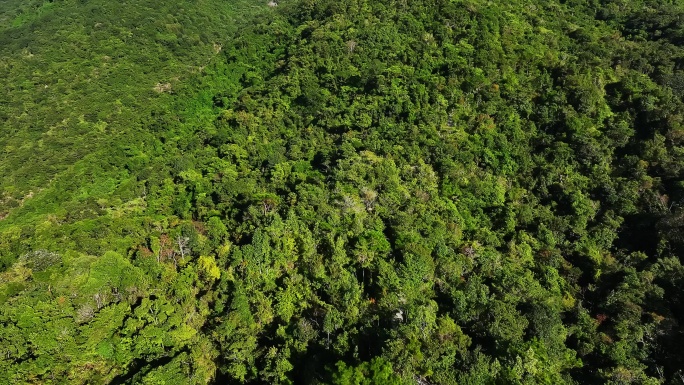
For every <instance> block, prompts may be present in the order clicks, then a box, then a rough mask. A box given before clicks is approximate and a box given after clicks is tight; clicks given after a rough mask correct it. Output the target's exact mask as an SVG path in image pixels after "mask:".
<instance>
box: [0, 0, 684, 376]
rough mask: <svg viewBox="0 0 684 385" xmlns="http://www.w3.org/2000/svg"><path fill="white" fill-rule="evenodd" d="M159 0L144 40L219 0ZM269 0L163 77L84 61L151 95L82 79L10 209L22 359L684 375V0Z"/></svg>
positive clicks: (0, 314) (14, 331)
mask: <svg viewBox="0 0 684 385" xmlns="http://www.w3.org/2000/svg"><path fill="white" fill-rule="evenodd" d="M59 4H60V3H57V2H56V3H55V5H52V6H50V5H48V6H46V7H47V8H48V9H46V10H45V11H41V12H39V13H40V16H37V17H33V18H32V17H28V18H23V19H22V18H21V17H20V18H19V20H20V21H21V20H24V19H26V20H28V21H27V22H26V24H23V25H22V24H21V23H22V22H23V21H22V22H20V21H17V22H16V23H15V24H17V25H18V26H17V27H13V28H23V26H25V25H29V24H30V23H36V24H35V25H36V26H39V25H41V24H40V23H41V21H42V22H44V23H47V22H48V21H49V20H48V19H47V18H48V17H49V16H44V15H58V13H57V12H58V11H53V9H54V8H55V7H58V6H59ZM64 4H65V5H63V6H64V7H66V6H67V5H68V4H71V6H74V7H76V6H77V5H76V3H64ZM165 4H166V3H165ZM183 4H185V3H183ZM193 4H199V5H201V4H204V3H193ZM205 5H206V4H205ZM109 6H110V7H114V8H113V9H118V8H117V7H121V5H117V4H113V5H109ZM43 7H45V6H43ZM140 7H142V8H139V12H140V15H141V17H142V15H144V16H145V17H146V18H147V19H149V20H150V24H149V25H156V24H155V22H156V20H164V21H163V22H161V23H162V24H159V27H158V28H157V30H154V31H152V30H150V31H151V32H149V33H147V34H146V35H144V36H143V37H141V38H140V39H141V40H140V42H141V44H146V46H150V47H157V50H155V51H153V52H154V53H149V56H145V54H141V55H142V56H141V57H149V58H151V59H150V60H154V58H158V57H162V58H163V57H164V55H165V53H166V52H167V51H166V48H164V47H167V48H168V47H169V44H170V47H176V45H174V44H176V42H174V38H173V37H171V36H170V35H169V33H171V32H169V31H172V32H173V31H177V30H178V28H179V27H178V26H175V24H174V23H173V18H168V17H167V16H164V13H165V12H172V11H173V12H178V13H179V14H181V15H186V14H185V13H184V12H188V14H187V15H193V14H194V13H195V12H199V10H204V9H205V7H202V6H198V7H197V8H194V7H190V6H189V5H188V6H187V9H188V11H181V9H183V8H182V7H179V6H172V5H167V6H161V5H160V6H159V7H160V8H157V9H153V10H150V9H145V8H144V7H143V6H140ZM165 7H168V8H165ZM260 7H261V8H258V10H257V9H254V10H252V9H251V7H248V6H245V8H243V10H242V11H239V13H233V14H232V15H239V16H240V19H241V20H243V21H245V23H244V24H240V28H239V29H238V30H237V31H235V34H234V35H231V38H230V39H226V40H225V43H224V44H223V46H222V49H221V50H220V52H217V51H219V50H218V49H214V43H213V42H214V40H212V39H204V38H201V37H200V39H199V40H191V41H201V42H203V44H200V45H199V46H198V47H200V48H201V49H202V50H203V51H202V50H200V51H198V52H204V56H203V55H199V54H198V55H199V56H193V55H189V54H188V56H183V55H181V54H178V56H174V57H177V58H179V59H177V60H179V62H180V61H181V60H197V61H195V62H193V63H197V64H195V65H204V64H202V63H204V62H202V61H201V60H206V63H207V64H206V66H205V68H203V70H202V71H197V72H195V73H193V75H187V73H186V77H185V78H179V79H184V80H182V81H180V80H179V81H175V82H174V81H171V82H170V83H171V87H172V88H171V90H172V91H173V92H172V93H166V92H165V90H166V86H165V82H166V81H165V80H164V79H165V77H166V76H170V75H167V72H164V71H166V70H167V69H168V70H169V71H170V69H173V68H174V66H173V65H168V66H167V65H164V66H161V67H159V68H160V69H159V71H160V72H155V74H157V75H155V76H157V77H150V76H148V75H146V74H145V73H144V71H145V70H144V69H143V68H140V67H131V68H130V72H131V76H132V77H133V78H135V79H137V81H135V82H132V83H131V84H132V86H131V87H133V88H130V89H128V90H127V89H126V88H125V87H122V86H120V85H115V84H113V85H111V89H110V88H108V87H110V86H109V85H107V84H108V83H106V81H104V80H102V79H101V78H93V79H94V80H91V82H88V81H85V80H84V84H90V83H93V84H94V87H101V90H100V91H96V90H97V89H93V91H92V92H90V91H89V92H88V93H84V94H82V95H91V94H92V95H94V96H95V97H96V98H99V97H102V95H100V93H102V94H104V95H105V96H107V95H110V96H109V99H111V98H112V97H111V95H118V93H119V92H130V93H131V95H132V99H131V100H130V103H131V104H126V103H124V102H123V99H122V103H123V104H122V107H121V108H122V111H126V109H127V108H128V109H129V114H130V115H131V116H133V115H134V113H135V116H136V117H137V118H136V119H137V120H135V119H134V121H135V123H134V124H131V125H122V126H121V127H123V128H122V129H121V130H122V133H121V134H118V133H117V131H113V132H112V131H110V126H113V125H114V124H115V123H114V121H112V123H109V122H108V121H107V120H106V119H108V116H109V115H103V116H102V117H100V116H99V112H98V110H97V109H95V108H92V106H88V105H87V104H82V103H78V104H79V107H78V108H82V109H83V110H82V111H83V112H82V114H83V116H84V122H85V123H83V124H84V126H83V127H86V128H87V127H95V126H96V125H98V124H100V125H101V124H102V123H101V122H105V123H107V125H106V126H105V127H104V128H103V132H104V133H111V135H109V134H108V135H104V137H105V139H104V140H102V141H101V142H100V141H99V139H98V138H99V136H98V134H96V133H95V132H94V131H88V130H87V129H84V131H83V133H80V131H67V134H65V136H64V138H65V139H68V140H81V139H79V138H82V140H83V141H84V143H91V144H92V146H93V147H92V148H88V147H78V146H76V147H74V148H78V151H82V153H83V154H89V155H86V156H85V157H84V158H83V159H82V160H80V161H77V162H72V161H71V160H69V158H66V157H65V158H60V157H59V156H62V155H61V154H60V155H59V156H58V155H55V158H51V159H55V160H56V161H57V163H56V167H58V168H59V170H60V171H59V173H58V174H57V175H58V178H56V179H55V181H54V182H52V184H50V185H49V187H48V188H46V190H44V191H41V192H38V193H36V195H35V197H33V198H30V199H24V198H23V196H25V195H23V196H21V194H18V195H17V196H16V197H15V198H14V199H15V200H16V201H17V202H19V201H20V200H21V201H22V203H21V205H20V204H19V203H16V204H14V206H18V207H15V208H11V209H9V216H7V218H5V220H4V221H3V222H0V226H2V227H0V231H2V238H1V242H2V243H0V245H1V246H3V247H2V248H1V249H0V250H2V251H0V252H2V253H3V257H4V261H5V265H6V266H7V268H6V269H5V271H4V272H3V273H2V275H1V276H0V303H1V305H0V322H2V323H3V324H4V325H7V327H6V328H3V331H2V332H1V333H2V334H0V340H1V341H0V342H1V343H0V346H7V347H8V348H7V349H6V351H5V355H6V357H8V359H7V360H5V361H2V362H0V365H2V367H0V372H2V373H6V374H5V379H6V380H7V381H9V382H18V381H26V382H64V383H92V382H95V383H107V382H109V383H207V382H215V383H233V382H235V383H336V384H352V383H378V384H381V383H388V384H395V383H421V384H423V383H435V384H455V383H459V384H460V383H464V384H498V383H506V384H508V383H521V384H522V383H525V384H532V383H554V384H556V383H612V384H625V383H643V384H658V383H670V384H676V383H678V382H677V381H679V380H678V379H679V378H680V376H681V375H682V372H681V368H682V367H684V362H682V355H681V354H680V352H679V350H680V348H679V346H680V345H681V343H682V336H683V335H684V334H683V333H682V328H681V322H682V317H683V315H682V312H681V309H682V298H683V297H682V295H681V283H682V279H683V277H684V268H683V267H682V265H681V261H680V258H679V255H680V254H681V251H682V250H683V248H682V246H684V243H683V242H682V240H683V239H684V238H682V236H681V228H682V221H681V218H682V215H681V204H682V199H683V198H684V195H683V194H684V190H683V189H682V186H683V184H682V180H683V179H682V167H683V165H684V163H683V162H684V159H683V158H682V155H683V154H684V152H683V150H682V139H683V138H684V136H683V135H682V111H684V109H683V107H684V105H683V103H682V97H683V96H684V95H682V88H681V87H680V84H679V80H680V79H681V78H682V76H683V75H682V74H683V73H684V72H683V70H684V61H682V60H683V58H684V49H682V46H681V44H682V40H681V33H680V32H681V31H680V28H679V26H678V25H677V23H676V22H675V21H676V20H677V18H678V17H679V15H681V12H682V10H683V9H684V5H683V4H681V3H680V2H673V3H671V4H661V3H657V2H650V1H645V2H632V3H629V4H624V3H623V2H613V1H604V2H591V3H586V2H579V1H569V2H555V1H552V2H532V3H530V2H524V3H523V2H517V1H513V2H510V1H508V2H485V1H476V0H475V1H442V0H418V1H412V2H404V1H390V0H388V1H373V2H370V1H363V0H337V1H327V0H323V1H320V0H319V1H310V0H297V1H291V2H281V3H280V4H278V6H277V7H267V6H266V5H265V4H262V5H260ZM57 9H60V8H57ZM62 9H63V10H64V12H67V9H68V8H62ZM75 9H76V8H73V9H71V11H69V12H75ZM134 9H135V7H134ZM248 10H250V11H252V12H257V11H258V13H257V14H256V15H255V16H254V17H253V18H250V17H248V16H246V15H247V14H246V13H243V12H246V11H248ZM50 12H55V13H50ZM103 12H104V11H103ZM131 12H133V11H131ZM226 12H228V11H227V10H226ZM231 12H232V11H231ZM137 14H138V13H136V15H137ZM66 15H67V14H65V15H64V16H60V17H58V18H57V19H56V20H61V18H62V17H66ZM173 15H176V13H173ZM175 17H176V18H177V19H178V20H187V23H186V22H185V21H184V22H179V23H178V24H181V25H182V26H183V28H187V29H188V30H189V31H192V30H196V31H199V30H201V29H202V27H205V26H207V24H206V22H205V21H201V20H192V19H193V18H192V17H190V16H187V19H184V18H183V17H181V16H175ZM184 17H185V16H184ZM5 19H8V18H5ZM0 20H4V19H0ZM124 20H126V19H125V18H124ZM135 20H139V19H135ZM143 20H145V19H143ZM668 20H670V21H671V22H668ZM122 23H124V22H123V21H122ZM136 24H137V22H136ZM31 25H32V24H31ZM117 25H118V24H117ZM122 25H124V26H125V25H126V24H125V23H124V24H122ZM119 28H132V27H123V26H122V27H119ZM149 28H151V27H149ZM145 30H147V29H145ZM216 31H221V29H217V30H216ZM89 33H90V32H89ZM216 33H218V32H216ZM106 35H114V36H118V35H116V30H110V31H109V32H107V34H105V36H106ZM191 35H192V34H191V33H185V34H182V35H178V34H176V35H175V36H176V39H177V40H178V39H180V38H179V36H191ZM133 36H135V34H134V35H133ZM112 39H114V37H112ZM180 40H183V39H180ZM152 42H154V43H152ZM178 44H181V43H178ZM181 45H182V44H181ZM183 47H185V46H183ZM186 48H187V49H188V50H191V49H194V48H191V47H190V46H188V47H186ZM17 49H18V48H15V50H14V51H12V52H15V54H16V51H17ZM150 49H151V48H150ZM176 49H178V48H176ZM172 51H173V50H172ZM184 52H185V51H184ZM187 52H194V51H187ZM65 55H66V54H65ZM65 57H68V58H70V59H73V58H75V57H78V56H77V55H76V54H70V55H66V56H65ZM209 58H211V59H209ZM200 59H201V60H200ZM73 60H76V59H73ZM140 60H143V59H140ZM141 63H144V62H141ZM34 66H35V65H28V64H27V65H26V67H25V68H26V71H29V69H33V68H34ZM181 67H182V66H180V65H178V67H175V68H176V69H179V68H181ZM7 68H9V67H7ZM20 68H21V67H20ZM35 68H37V67H35ZM88 68H90V67H88ZM97 68H100V67H97ZM152 68H154V66H152ZM139 71H142V74H141V72H139ZM179 71H180V70H179ZM189 72H192V71H189ZM126 73H127V72H126ZM124 75H125V74H124V72H121V76H124ZM136 76H138V77H137V78H136ZM177 76H180V75H177ZM107 79H109V78H107ZM158 83H159V87H158V89H157V90H158V91H162V92H161V94H160V95H157V94H155V92H157V91H154V90H153V89H154V87H156V86H157V84H158ZM22 84H23V83H22ZM76 84H79V83H76ZM47 89H50V87H48V88H47ZM108 90H109V91H108ZM107 92H111V93H113V94H111V93H110V94H107ZM8 95H9V97H11V98H15V99H14V100H17V101H20V100H22V99H21V97H22V96H21V95H23V94H21V92H20V90H19V88H15V89H13V90H12V91H11V92H9V93H8ZM27 95H28V94H27ZM31 95H32V94H31ZM59 95H61V96H60V97H59V98H58V99H59V100H62V98H64V100H69V99H68V98H65V95H66V93H60V94H59ZM24 97H26V95H24ZM32 97H33V96H32ZM55 97H56V96H55ZM16 103H17V104H16V105H12V104H8V106H9V107H7V108H15V109H17V108H18V107H16V106H18V105H20V104H21V102H16ZM103 103H104V102H103ZM36 105H41V106H42V105H43V104H42V102H41V103H36ZM114 105H115V106H116V105H117V104H114ZM12 106H14V107H12ZM7 111H9V110H7ZM16 111H18V109H17V110H16ZM57 111H59V110H57ZM65 111H67V112H65V113H68V114H72V113H73V114H77V113H79V112H78V111H79V110H78V109H75V110H72V109H66V110H65ZM106 111H110V112H111V111H113V110H112V109H111V108H110V109H108V110H106ZM13 114H14V115H16V112H13ZM88 114H91V115H92V114H95V117H96V118H97V119H98V120H95V118H93V119H91V120H88V119H85V117H87V116H90V115H88ZM121 114H122V115H121V116H125V112H122V113H121ZM14 115H13V116H14ZM7 116H9V115H7ZM74 116H78V115H74ZM111 116H114V115H111ZM117 116H118V115H117ZM11 119H15V120H13V121H12V122H13V123H12V124H11V127H16V128H17V131H16V132H17V133H16V134H13V135H17V136H16V137H14V136H11V135H10V136H9V139H7V140H6V142H3V143H7V144H5V146H6V148H7V149H8V150H7V151H8V152H9V153H11V154H13V153H15V152H16V153H17V156H25V154H31V156H33V155H32V154H34V153H35V154H41V153H40V152H36V151H34V150H31V151H29V150H28V148H29V147H28V146H31V145H33V144H34V143H37V142H32V141H29V140H28V139H29V137H30V136H29V135H34V134H31V132H32V131H30V130H29V129H28V128H29V127H31V124H29V123H28V122H25V121H22V120H20V118H19V117H14V118H11ZM21 119H28V117H24V118H21ZM46 119H48V118H46ZM72 119H76V120H78V119H77V118H72ZM7 121H9V120H7ZM36 127H42V126H41V125H36ZM89 133H90V134H89ZM72 134H75V135H72ZM21 135H25V136H26V137H25V138H24V139H25V140H26V141H27V143H26V144H24V140H22V139H20V136H21ZM36 135H37V134H36ZM46 135H47V134H43V133H40V135H39V136H35V138H39V137H40V138H43V140H46V138H47V136H46ZM88 135H91V136H88ZM13 138H14V139H13ZM32 138H33V137H32ZM3 140H5V139H3ZM36 140H37V141H38V140H39V139H36ZM12 143H14V144H12ZM55 143H57V142H55ZM21 146H26V148H25V150H26V152H21V151H20V150H21V149H22V147H21ZM66 148H71V147H68V146H67V147H66ZM74 151H76V150H74ZM76 153H79V154H80V153H81V152H73V151H72V152H68V151H67V152H65V154H64V156H69V154H76ZM22 154H23V155H22ZM25 159H30V158H25ZM8 162H10V161H8ZM7 164H8V165H9V164H10V163H7ZM7 170H10V167H8V166H7ZM17 170H18V171H16V173H15V174H11V172H10V175H14V176H12V177H13V178H18V179H21V180H22V181H23V182H22V183H25V186H40V185H41V183H44V182H45V181H47V180H49V178H48V176H50V175H52V174H53V172H52V171H50V172H46V173H45V177H43V179H40V178H41V177H40V174H38V175H37V176H36V177H35V179H33V180H32V182H31V183H34V184H33V185H31V184H30V183H29V182H26V180H27V176H30V175H33V173H32V172H29V171H28V169H25V170H24V171H22V168H21V167H18V168H17ZM6 180H7V181H8V182H6V183H7V185H8V186H9V185H13V186H14V185H15V184H14V182H11V180H10V179H9V177H8V179H6ZM74 181H78V182H74ZM16 186H22V185H21V184H19V183H17V184H16ZM22 189H23V190H22ZM16 190H17V191H23V193H22V194H28V193H27V191H29V190H28V189H27V187H17V188H16ZM41 194H42V195H41ZM55 341H57V342H58V343H56V342H55Z"/></svg>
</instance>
